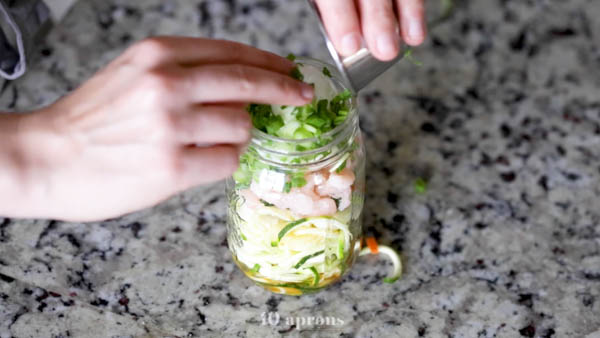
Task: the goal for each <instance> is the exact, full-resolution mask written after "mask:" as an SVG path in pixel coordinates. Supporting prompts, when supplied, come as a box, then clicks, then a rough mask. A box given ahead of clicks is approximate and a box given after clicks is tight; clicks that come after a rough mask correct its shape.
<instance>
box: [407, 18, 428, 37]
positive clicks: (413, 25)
mask: <svg viewBox="0 0 600 338" xmlns="http://www.w3.org/2000/svg"><path fill="white" fill-rule="evenodd" d="M423 35H424V32H423V25H422V24H421V21H419V20H415V19H408V37H409V38H410V39H411V40H413V41H414V40H420V39H421V38H422V37H423Z"/></svg>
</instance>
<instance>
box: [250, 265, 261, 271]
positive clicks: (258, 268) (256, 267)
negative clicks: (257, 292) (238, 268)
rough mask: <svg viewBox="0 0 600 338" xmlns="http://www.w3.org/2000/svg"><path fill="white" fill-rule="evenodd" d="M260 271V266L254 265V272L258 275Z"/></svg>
mask: <svg viewBox="0 0 600 338" xmlns="http://www.w3.org/2000/svg"><path fill="white" fill-rule="evenodd" d="M259 270H260V264H258V263H256V264H254V267H252V270H250V271H252V272H254V273H257V272H258V271H259Z"/></svg>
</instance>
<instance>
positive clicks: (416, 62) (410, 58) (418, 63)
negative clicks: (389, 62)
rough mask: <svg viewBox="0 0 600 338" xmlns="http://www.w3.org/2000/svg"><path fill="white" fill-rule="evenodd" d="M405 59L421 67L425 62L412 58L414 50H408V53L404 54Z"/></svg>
mask: <svg viewBox="0 0 600 338" xmlns="http://www.w3.org/2000/svg"><path fill="white" fill-rule="evenodd" d="M404 58H405V59H406V60H408V61H409V62H410V63H412V64H413V65H415V66H418V67H421V66H422V65H423V62H421V61H419V60H417V59H415V58H414V57H413V56H412V49H408V50H407V51H406V52H404Z"/></svg>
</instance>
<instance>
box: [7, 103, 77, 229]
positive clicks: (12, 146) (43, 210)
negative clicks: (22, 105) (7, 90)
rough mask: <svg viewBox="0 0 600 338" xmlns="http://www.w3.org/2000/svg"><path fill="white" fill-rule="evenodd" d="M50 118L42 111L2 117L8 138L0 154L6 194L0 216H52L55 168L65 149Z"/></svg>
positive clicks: (47, 111) (64, 142) (50, 116)
mask: <svg viewBox="0 0 600 338" xmlns="http://www.w3.org/2000/svg"><path fill="white" fill-rule="evenodd" d="M52 115H53V114H52V113H51V112H50V111H49V110H47V109H43V110H39V111H35V112H31V113H26V114H10V115H6V116H4V117H3V119H2V120H0V128H1V129H2V131H3V133H2V134H5V135H8V137H7V140H8V142H4V140H3V145H2V146H1V151H0V156H2V159H1V160H0V161H2V162H4V164H5V165H6V166H5V167H4V169H1V171H2V172H1V173H0V175H1V176H2V181H0V186H1V187H2V188H3V190H4V191H5V192H6V194H3V196H0V199H2V202H3V203H2V204H3V205H4V206H5V207H1V208H0V214H4V215H7V216H10V217H27V218H44V217H48V216H50V215H51V214H52V213H51V210H52V209H53V208H54V206H53V205H52V204H53V200H54V198H53V196H52V195H53V194H52V192H53V191H54V190H55V187H56V182H55V181H56V179H55V177H56V176H57V175H56V174H57V171H56V169H57V168H58V167H59V163H58V162H59V161H60V160H61V159H62V158H64V157H65V156H66V155H65V151H66V149H68V147H65V146H64V145H65V144H66V140H65V137H62V136H61V135H60V133H59V132H58V130H57V128H55V126H54V122H53V118H52Z"/></svg>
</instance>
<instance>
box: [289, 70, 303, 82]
mask: <svg viewBox="0 0 600 338" xmlns="http://www.w3.org/2000/svg"><path fill="white" fill-rule="evenodd" d="M290 76H291V77H293V78H294V79H296V80H298V81H302V80H304V75H302V73H301V72H300V69H298V66H296V67H294V69H292V71H291V72H290Z"/></svg>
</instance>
